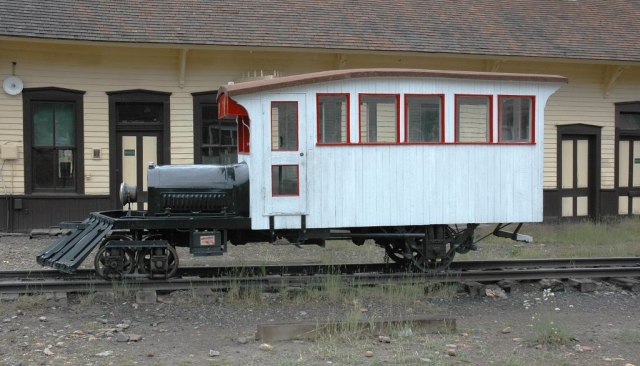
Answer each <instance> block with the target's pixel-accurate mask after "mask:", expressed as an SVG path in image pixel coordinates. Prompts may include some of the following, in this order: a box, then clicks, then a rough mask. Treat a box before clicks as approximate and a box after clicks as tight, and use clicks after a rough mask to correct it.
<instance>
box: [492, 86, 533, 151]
mask: <svg viewBox="0 0 640 366" xmlns="http://www.w3.org/2000/svg"><path fill="white" fill-rule="evenodd" d="M499 101H500V102H499V103H498V104H499V105H500V119H499V122H498V123H499V126H500V135H499V141H500V142H531V141H532V139H531V136H532V127H533V97H499Z"/></svg>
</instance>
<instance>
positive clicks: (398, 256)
mask: <svg viewBox="0 0 640 366" xmlns="http://www.w3.org/2000/svg"><path fill="white" fill-rule="evenodd" d="M384 251H385V253H386V254H387V256H388V257H389V258H390V259H391V260H392V261H394V262H395V263H399V264H407V263H409V259H407V257H405V255H404V253H405V245H404V243H402V244H400V245H398V244H397V243H387V244H385V245H384Z"/></svg>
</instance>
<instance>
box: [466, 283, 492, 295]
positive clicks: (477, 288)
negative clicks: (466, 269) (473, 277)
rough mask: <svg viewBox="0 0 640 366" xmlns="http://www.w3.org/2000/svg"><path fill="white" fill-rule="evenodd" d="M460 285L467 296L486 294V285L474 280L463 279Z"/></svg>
mask: <svg viewBox="0 0 640 366" xmlns="http://www.w3.org/2000/svg"><path fill="white" fill-rule="evenodd" d="M462 287H463V288H464V289H465V290H466V291H467V292H468V293H469V296H471V297H476V296H480V297H483V296H487V291H486V290H487V286H486V285H484V284H482V283H480V282H475V281H464V282H462Z"/></svg>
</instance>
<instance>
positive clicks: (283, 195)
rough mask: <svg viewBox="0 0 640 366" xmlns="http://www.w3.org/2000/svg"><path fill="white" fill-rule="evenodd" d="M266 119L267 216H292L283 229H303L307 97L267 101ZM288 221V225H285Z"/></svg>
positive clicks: (276, 97)
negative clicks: (301, 226)
mask: <svg viewBox="0 0 640 366" xmlns="http://www.w3.org/2000/svg"><path fill="white" fill-rule="evenodd" d="M263 108H265V109H266V110H264V111H263V115H264V116H268V118H265V120H267V121H269V122H270V124H269V125H268V126H267V125H265V126H264V127H263V128H264V129H265V132H267V133H265V134H264V140H263V141H264V143H265V148H264V151H265V164H264V166H265V177H264V178H265V194H264V196H265V215H267V216H290V218H287V219H284V220H283V219H280V220H277V221H279V223H277V226H278V227H279V228H285V227H286V228H299V227H300V222H301V220H300V218H296V217H295V216H301V215H306V214H307V174H306V173H307V172H306V170H307V164H306V162H307V156H306V155H307V151H306V143H307V138H306V131H307V128H308V126H307V125H308V123H309V122H308V121H307V110H306V106H305V95H304V94H274V95H272V96H269V97H267V99H266V100H263ZM285 222H286V223H285Z"/></svg>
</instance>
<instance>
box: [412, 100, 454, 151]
mask: <svg viewBox="0 0 640 366" xmlns="http://www.w3.org/2000/svg"><path fill="white" fill-rule="evenodd" d="M411 97H439V98H440V141H411V142H410V141H409V98H411ZM404 143H405V144H407V145H413V144H417V145H422V144H444V143H445V141H444V94H405V95H404Z"/></svg>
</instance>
